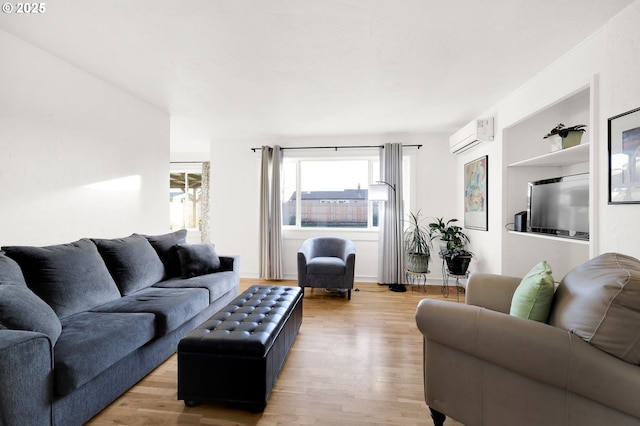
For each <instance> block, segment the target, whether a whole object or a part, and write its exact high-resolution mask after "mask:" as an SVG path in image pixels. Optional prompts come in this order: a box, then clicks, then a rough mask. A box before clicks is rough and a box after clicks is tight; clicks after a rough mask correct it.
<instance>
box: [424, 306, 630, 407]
mask: <svg viewBox="0 0 640 426" xmlns="http://www.w3.org/2000/svg"><path fill="white" fill-rule="evenodd" d="M416 324H417V326H418V329H419V330H420V332H421V333H422V334H423V336H424V338H425V341H426V342H427V346H428V342H429V341H434V342H437V343H439V344H440V345H443V346H446V347H448V348H450V349H453V350H455V351H458V352H463V353H465V354H467V355H471V356H472V357H474V358H477V359H480V360H482V361H485V362H488V363H490V364H493V365H496V366H499V367H501V368H504V369H507V370H509V371H511V372H514V373H516V374H518V375H521V376H524V377H527V378H530V379H532V380H535V381H538V382H542V383H546V384H548V385H551V386H554V387H556V388H559V389H563V390H565V391H566V392H570V393H573V394H576V395H580V396H582V397H584V398H587V399H590V400H593V401H597V402H598V403H600V404H603V405H605V406H609V407H612V408H615V409H617V410H619V411H622V412H624V413H627V414H630V415H632V416H635V417H640V404H638V403H637V395H639V394H640V368H638V366H635V365H632V364H629V363H627V362H624V361H622V360H620V359H618V358H616V357H614V356H611V355H609V354H607V353H605V352H603V351H601V350H599V349H597V348H595V347H594V346H592V345H590V344H588V343H587V342H585V341H584V340H582V339H580V338H579V337H577V336H576V335H574V334H572V333H570V332H567V331H565V330H562V329H559V328H556V327H552V326H550V325H548V324H545V323H541V322H536V321H532V320H526V319H522V318H518V317H514V316H510V315H508V314H504V313H500V312H494V311H491V310H488V309H485V308H481V307H478V306H471V305H463V304H454V303H450V302H446V301H441V300H433V299H424V300H422V301H420V303H419V305H418V308H417V310H416Z"/></svg>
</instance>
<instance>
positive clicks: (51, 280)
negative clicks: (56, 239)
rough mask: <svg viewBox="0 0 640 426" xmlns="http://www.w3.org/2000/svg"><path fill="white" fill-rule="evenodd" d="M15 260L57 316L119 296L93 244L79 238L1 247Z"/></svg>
mask: <svg viewBox="0 0 640 426" xmlns="http://www.w3.org/2000/svg"><path fill="white" fill-rule="evenodd" d="M3 250H4V251H5V253H6V254H7V256H9V257H11V258H12V259H13V260H15V261H16V262H17V263H18V265H20V268H21V269H22V272H23V273H24V278H25V281H26V282H27V285H28V286H29V288H30V289H31V290H32V291H33V292H34V293H35V294H37V295H38V296H39V297H40V298H41V299H42V300H44V301H45V302H46V303H47V304H48V305H49V306H51V308H52V309H53V310H54V311H55V313H56V314H57V315H58V317H59V318H61V319H62V318H66V317H68V316H70V315H73V314H77V313H78V312H84V311H88V310H89V309H91V308H95V307H96V306H98V305H102V304H103V303H107V302H110V301H112V300H115V299H119V298H120V297H121V296H120V291H119V290H118V287H117V286H116V283H115V282H114V281H113V278H111V275H110V274H109V270H108V269H107V266H106V265H105V263H104V261H103V260H102V258H101V257H100V254H99V253H98V249H97V247H96V245H95V244H93V242H92V241H91V240H89V239H82V240H79V241H75V242H73V243H68V244H60V245H54V246H47V247H30V246H9V247H3Z"/></svg>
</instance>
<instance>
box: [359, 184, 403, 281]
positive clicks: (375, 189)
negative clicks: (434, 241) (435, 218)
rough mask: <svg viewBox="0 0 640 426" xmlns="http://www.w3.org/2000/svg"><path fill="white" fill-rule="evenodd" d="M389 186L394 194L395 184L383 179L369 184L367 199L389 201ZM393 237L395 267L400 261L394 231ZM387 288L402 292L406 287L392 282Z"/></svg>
mask: <svg viewBox="0 0 640 426" xmlns="http://www.w3.org/2000/svg"><path fill="white" fill-rule="evenodd" d="M389 188H391V189H392V190H393V192H394V194H395V192H396V186H395V185H392V184H390V183H388V182H385V181H380V180H379V181H377V182H376V183H374V184H371V185H369V191H368V197H369V201H389ZM393 236H394V238H395V239H396V250H395V252H396V253H395V254H396V268H397V267H398V265H399V263H400V242H399V241H397V239H398V234H397V233H396V232H394V233H393ZM397 278H398V274H396V280H397ZM389 290H391V291H396V292H404V291H407V288H406V287H405V286H404V284H401V283H397V282H396V283H394V284H389Z"/></svg>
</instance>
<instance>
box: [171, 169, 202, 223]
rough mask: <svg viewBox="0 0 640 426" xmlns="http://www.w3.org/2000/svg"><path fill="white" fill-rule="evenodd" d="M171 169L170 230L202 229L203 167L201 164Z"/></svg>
mask: <svg viewBox="0 0 640 426" xmlns="http://www.w3.org/2000/svg"><path fill="white" fill-rule="evenodd" d="M196 166H197V167H196ZM171 169H172V170H171V173H170V175H169V205H170V213H169V218H170V221H171V223H170V228H171V230H178V229H183V228H187V229H197V228H199V227H200V223H201V212H202V206H201V203H202V195H203V193H202V165H201V164H199V163H198V164H197V165H196V164H188V165H186V166H180V165H179V164H172V165H171ZM180 169H182V170H181V171H180ZM185 169H191V170H185ZM198 169H199V170H198Z"/></svg>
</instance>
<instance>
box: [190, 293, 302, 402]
mask: <svg viewBox="0 0 640 426" xmlns="http://www.w3.org/2000/svg"><path fill="white" fill-rule="evenodd" d="M301 324H302V289H301V288H300V287H282V286H260V285H255V286H253V287H250V288H248V289H247V290H246V291H245V292H243V293H242V294H240V295H239V296H238V297H237V298H236V299H235V300H234V301H232V302H231V303H230V304H229V305H227V306H225V307H224V308H222V309H221V310H220V311H219V312H218V313H217V314H215V315H214V316H213V317H211V318H210V319H209V320H207V321H205V322H204V323H203V324H202V325H201V326H200V327H198V328H196V329H195V330H193V331H192V332H191V333H189V335H187V336H186V337H185V338H184V339H182V340H181V341H180V343H179V344H178V399H181V400H184V403H185V405H187V406H189V407H191V406H195V405H198V404H199V403H200V402H204V401H215V402H222V403H229V404H232V405H237V406H240V407H242V408H246V409H249V410H251V411H253V412H259V411H262V410H264V408H265V407H266V405H267V399H268V398H269V394H270V393H271V390H272V389H273V385H274V384H275V382H276V379H277V377H278V374H279V373H280V369H281V368H282V365H283V364H284V361H285V359H286V357H287V354H288V353H289V349H290V348H291V346H292V345H293V341H294V340H295V338H296V334H297V333H298V329H299V328H300V325H301Z"/></svg>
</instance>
